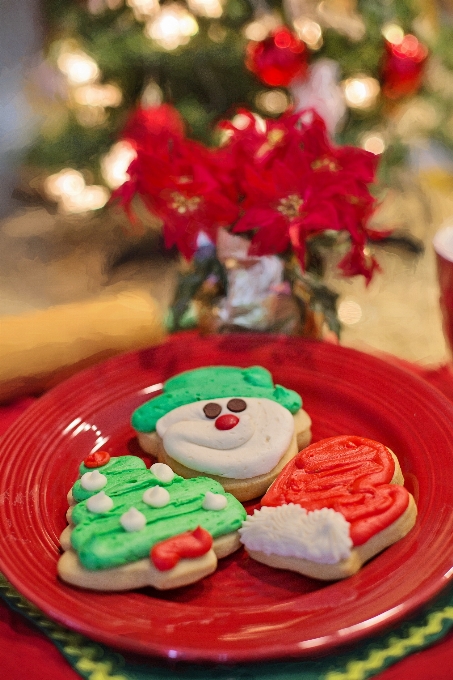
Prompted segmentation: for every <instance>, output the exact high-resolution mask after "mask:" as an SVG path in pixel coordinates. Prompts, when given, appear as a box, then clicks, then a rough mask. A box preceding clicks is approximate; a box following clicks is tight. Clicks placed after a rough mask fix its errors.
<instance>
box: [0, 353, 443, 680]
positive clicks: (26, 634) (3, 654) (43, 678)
mask: <svg viewBox="0 0 453 680" xmlns="http://www.w3.org/2000/svg"><path fill="white" fill-rule="evenodd" d="M390 360H391V359H390ZM394 361H395V362H396V363H400V364H402V365H403V366H404V367H405V368H406V369H409V370H411V371H413V372H415V373H417V374H418V375H419V376H421V377H423V378H424V379H425V380H428V381H429V382H430V383H431V384H432V385H433V386H434V387H437V389H439V390H441V391H442V392H443V393H444V394H445V396H447V397H448V398H449V399H450V400H451V401H453V371H451V370H450V368H448V367H446V366H443V367H441V368H439V369H435V370H425V369H422V368H419V367H415V366H413V365H411V364H407V363H404V362H399V361H397V360H394ZM31 403H33V399H23V400H20V401H18V402H15V403H13V404H11V405H9V406H7V407H1V408H0V435H1V434H2V433H3V432H5V431H6V429H7V427H9V425H10V424H11V423H12V422H13V421H14V419H15V418H16V417H17V416H18V415H19V414H20V413H21V412H22V411H23V410H24V409H25V408H27V407H28V406H29V405H30V404H31ZM0 674H1V677H2V678H5V680H23V679H24V678H26V679H27V680H77V679H78V678H80V676H79V675H78V674H77V673H76V672H75V671H74V670H73V669H72V668H71V667H70V665H69V664H68V663H67V661H66V660H65V659H64V658H63V657H62V656H61V654H60V652H59V651H58V649H57V648H56V647H55V646H54V645H53V643H52V642H50V641H49V640H48V639H47V638H46V637H45V636H44V635H43V634H42V633H41V632H40V631H39V630H37V629H36V628H35V627H34V626H33V625H32V624H31V623H29V622H28V621H27V620H25V619H24V618H23V617H22V616H21V615H20V614H17V613H15V612H13V611H11V610H10V609H9V607H8V606H7V605H6V604H5V603H4V602H3V601H2V600H0ZM404 678H410V679H411V680H451V679H452V678H453V632H451V633H449V634H448V635H447V636H446V637H444V638H443V639H442V640H441V641H440V642H438V643H437V644H435V645H433V646H432V647H430V648H429V649H426V650H424V651H421V652H418V653H416V654H412V655H411V656H409V657H407V658H405V659H403V660H402V661H399V662H398V663H397V664H396V665H394V666H392V667H391V668H389V669H387V670H386V671H384V672H383V673H381V674H380V675H379V680H403V679H404ZM301 680H303V678H301Z"/></svg>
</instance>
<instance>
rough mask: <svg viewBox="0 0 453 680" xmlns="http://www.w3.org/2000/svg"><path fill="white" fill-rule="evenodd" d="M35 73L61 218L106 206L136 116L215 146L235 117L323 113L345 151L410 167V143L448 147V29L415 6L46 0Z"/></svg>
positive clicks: (326, 0)
mask: <svg viewBox="0 0 453 680" xmlns="http://www.w3.org/2000/svg"><path fill="white" fill-rule="evenodd" d="M43 7H44V11H45V20H46V22H47V27H48V30H47V44H46V47H45V58H44V61H43V63H42V64H41V66H40V67H39V68H38V69H37V73H36V74H35V85H36V88H35V90H36V91H35V100H36V101H37V102H38V103H39V104H40V106H41V112H42V113H43V125H42V128H41V131H40V134H39V137H38V139H37V140H36V143H35V144H34V146H33V147H32V148H31V149H30V151H29V154H28V159H27V162H28V165H29V166H31V167H32V168H34V169H35V168H37V169H38V170H37V171H35V172H36V174H38V180H37V181H35V182H34V186H38V187H39V188H40V189H41V190H42V191H43V193H45V194H46V195H47V197H49V198H51V199H52V200H54V201H56V202H58V203H59V205H60V207H61V208H62V209H63V210H64V211H68V212H84V211H86V210H90V209H95V208H100V207H103V206H104V205H105V204H106V202H107V200H108V198H109V196H110V192H111V190H112V189H115V188H116V187H118V186H119V185H120V184H121V183H122V182H123V181H124V180H125V179H126V177H127V174H126V171H127V167H128V165H129V163H130V161H131V160H132V158H133V156H134V151H133V149H132V148H131V146H130V145H129V144H128V143H126V142H125V141H118V140H119V138H120V136H121V131H122V130H123V129H124V126H125V125H126V124H127V121H128V120H129V117H130V114H131V111H133V110H135V109H136V107H137V106H141V107H142V108H144V109H147V108H149V107H153V106H155V105H158V104H160V103H161V102H167V103H171V104H172V105H174V106H175V107H176V109H177V110H178V111H179V113H180V114H181V115H182V117H183V119H184V120H185V122H186V124H187V129H188V134H189V135H190V136H191V137H192V138H193V139H196V140H200V141H202V142H204V143H205V144H208V145H210V144H214V143H216V141H218V140H217V137H216V135H217V134H218V133H217V132H216V123H217V122H218V121H219V120H220V119H222V118H229V117H230V118H231V117H232V116H233V115H234V114H235V111H236V108H237V107H238V106H242V107H245V108H247V109H249V110H252V111H255V112H257V113H258V114H260V115H264V116H266V117H278V116H279V115H281V114H282V113H283V112H284V111H286V110H287V109H288V107H289V106H293V107H295V108H296V110H297V109H301V108H304V107H306V106H314V107H315V108H316V109H317V110H318V112H319V113H320V114H321V115H322V116H323V118H324V120H325V121H326V123H327V127H328V130H329V132H330V133H331V135H332V136H334V137H335V138H336V140H337V141H338V142H339V143H343V144H344V143H346V144H353V145H356V146H359V147H362V148H365V149H367V150H369V151H372V152H373V153H375V154H378V155H380V156H381V163H380V167H381V173H385V172H386V171H387V170H388V169H389V168H392V167H394V166H395V165H397V164H398V163H401V162H402V161H403V160H404V158H405V152H406V150H407V144H408V142H409V141H410V140H413V139H414V138H415V139H416V138H420V137H422V138H433V139H437V140H439V141H441V142H442V143H443V144H444V145H446V146H447V147H452V148H453V126H452V125H451V120H450V118H451V115H450V108H451V100H452V99H453V57H452V56H451V51H449V46H450V41H451V36H452V35H453V29H452V27H451V26H450V25H449V24H448V21H445V17H443V16H441V15H440V13H439V11H438V9H437V7H436V6H435V4H434V3H433V2H423V3H422V2H420V3H418V4H416V3H415V2H413V1H409V0H394V1H393V2H388V1H384V0H357V1H356V2H355V1H354V0H323V1H322V2H320V1H319V0H284V1H283V2H281V1H279V0H273V1H271V2H266V0H259V1H258V0H254V1H253V2H251V1H249V0H187V2H182V1H178V2H176V1H174V0H169V1H168V2H163V3H159V2H158V1H157V0H45V2H44V3H43Z"/></svg>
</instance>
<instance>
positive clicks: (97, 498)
mask: <svg viewBox="0 0 453 680" xmlns="http://www.w3.org/2000/svg"><path fill="white" fill-rule="evenodd" d="M87 508H88V510H89V511H90V512H95V513H102V512H108V511H109V510H111V509H112V508H113V501H112V499H111V498H110V496H107V494H106V493H105V491H100V492H99V493H97V494H95V495H94V496H91V498H89V499H88V500H87Z"/></svg>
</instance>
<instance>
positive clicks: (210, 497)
mask: <svg viewBox="0 0 453 680" xmlns="http://www.w3.org/2000/svg"><path fill="white" fill-rule="evenodd" d="M227 504H228V499H227V497H226V496H224V495H223V494H221V493H212V491H206V494H205V497H204V499H203V508H204V509H205V510H223V509H224V508H226V506H227Z"/></svg>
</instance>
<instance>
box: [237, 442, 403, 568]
mask: <svg viewBox="0 0 453 680" xmlns="http://www.w3.org/2000/svg"><path fill="white" fill-rule="evenodd" d="M402 481H403V477H402V474H401V470H400V467H399V463H398V460H397V459H396V457H395V456H394V454H393V453H392V452H391V451H390V450H389V449H388V448H387V447H385V446H384V445H383V444H380V443H378V442H375V441H373V440H370V439H365V438H363V437H354V436H341V437H331V438H329V439H324V440H322V441H320V442H317V443H315V444H311V445H310V446H308V447H307V448H306V449H304V450H303V451H301V452H300V453H298V455H297V456H296V457H295V458H294V459H293V460H291V461H290V462H289V463H288V465H287V466H286V467H285V468H284V470H283V471H282V472H281V473H280V475H279V476H278V478H277V479H276V480H275V482H274V483H273V484H272V486H271V487H270V488H269V490H268V491H267V493H266V494H265V495H264V497H263V498H262V500H261V509H260V510H255V512H254V514H253V515H252V516H249V517H247V520H246V521H245V522H244V524H243V526H242V528H241V529H239V533H240V534H241V541H242V543H243V544H244V545H245V548H246V550H247V552H248V553H249V555H250V556H251V557H253V558H254V559H256V560H258V561H259V562H263V563H264V564H267V565H269V566H272V567H277V568H279V569H289V570H291V571H296V572H299V573H301V574H304V575H306V576H311V577H313V578H319V579H325V580H331V579H340V578H345V577H347V576H351V575H352V574H354V573H355V572H356V571H358V570H359V569H360V568H361V566H362V565H363V564H364V562H366V561H367V560H369V559H370V558H371V557H373V556H374V555H376V554H377V553H379V552H381V550H384V548H387V547H388V546H390V545H391V544H392V543H395V542H396V541H398V540H399V539H400V538H403V536H405V535H406V534H407V533H408V532H409V531H410V530H411V529H412V527H413V526H414V524H415V520H416V517H417V507H416V505H415V501H414V499H413V497H412V496H411V494H410V493H409V492H408V491H407V490H406V489H405V488H404V486H402V485H401V484H402Z"/></svg>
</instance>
